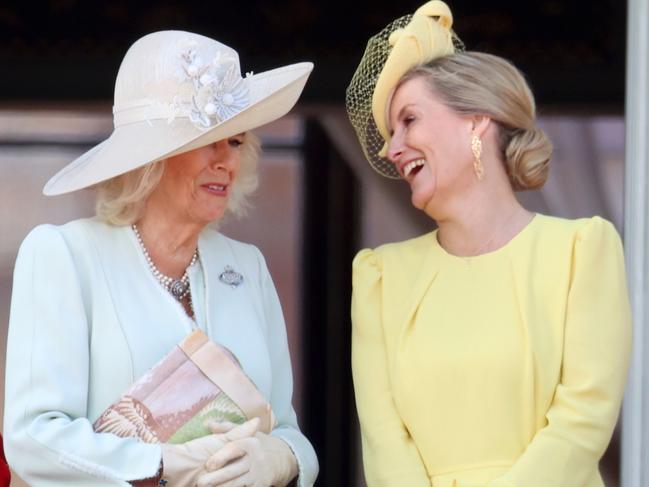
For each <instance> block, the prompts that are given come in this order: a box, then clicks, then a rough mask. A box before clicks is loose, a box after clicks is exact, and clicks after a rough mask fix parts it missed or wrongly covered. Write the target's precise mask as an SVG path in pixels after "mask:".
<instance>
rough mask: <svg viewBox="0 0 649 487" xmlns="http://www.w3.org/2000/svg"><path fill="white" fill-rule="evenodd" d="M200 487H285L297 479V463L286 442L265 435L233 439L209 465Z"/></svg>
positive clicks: (200, 481) (199, 479)
mask: <svg viewBox="0 0 649 487" xmlns="http://www.w3.org/2000/svg"><path fill="white" fill-rule="evenodd" d="M205 469H206V470H207V472H206V473H203V474H202V475H200V477H199V478H198V483H197V487H217V486H218V487H270V486H273V487H284V486H286V485H288V484H289V483H290V482H291V480H293V479H294V478H295V477H297V474H298V468H297V460H296V458H295V455H293V452H292V451H291V449H290V448H289V446H288V445H287V444H286V442H285V441H284V440H281V439H280V438H275V437H274V436H271V435H267V434H265V433H260V432H256V433H255V434H254V436H249V437H243V438H238V439H233V440H232V441H231V442H230V443H228V444H227V445H225V446H224V447H223V448H221V449H220V450H219V451H218V452H216V453H215V454H214V455H212V457H211V458H210V459H209V460H208V461H207V463H206V464H205Z"/></svg>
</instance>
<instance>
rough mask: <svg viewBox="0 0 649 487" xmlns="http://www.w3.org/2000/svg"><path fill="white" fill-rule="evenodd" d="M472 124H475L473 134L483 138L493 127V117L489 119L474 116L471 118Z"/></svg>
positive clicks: (483, 116)
mask: <svg viewBox="0 0 649 487" xmlns="http://www.w3.org/2000/svg"><path fill="white" fill-rule="evenodd" d="M471 122H472V124H473V130H472V132H473V134H474V135H477V136H478V137H480V138H482V137H483V136H484V134H485V133H486V132H487V129H488V128H489V126H490V125H491V117H488V116H487V115H473V116H472V117H471Z"/></svg>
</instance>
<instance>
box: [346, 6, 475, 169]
mask: <svg viewBox="0 0 649 487" xmlns="http://www.w3.org/2000/svg"><path fill="white" fill-rule="evenodd" d="M412 18H413V15H412V14H408V15H404V16H403V17H399V18H398V19H396V20H394V21H392V22H390V23H389V24H388V25H387V26H386V27H384V28H383V29H382V30H381V31H380V32H379V33H378V34H376V35H374V36H372V37H371V38H370V39H369V41H368V42H367V47H366V48H365V53H364V54H363V57H362V58H361V61H360V63H359V65H358V68H356V72H355V73H354V76H353V77H352V79H351V81H350V83H349V86H348V87H347V92H346V98H345V105H346V108H347V114H348V116H349V120H350V122H351V124H352V126H353V127H354V130H355V131H356V135H357V137H358V141H359V142H360V144H361V147H362V149H363V153H364V154H365V157H366V158H367V160H368V161H369V163H370V165H371V166H372V168H373V169H374V170H376V171H377V172H378V173H379V174H381V175H382V176H385V177H388V178H391V179H400V178H401V176H400V175H399V172H398V171H397V170H396V168H395V167H394V164H392V163H391V162H390V161H389V160H387V159H386V158H385V157H382V156H381V155H380V152H381V149H382V148H383V146H384V144H385V140H383V137H382V136H381V134H380V132H379V129H378V127H377V125H376V122H375V120H374V117H373V115H372V96H373V93H374V88H375V87H376V83H377V81H378V79H379V76H380V74H381V71H382V70H383V67H384V66H385V63H386V61H387V59H388V57H389V55H390V52H391V51H392V45H391V44H390V41H389V39H390V36H391V35H392V33H394V32H395V31H397V30H400V29H403V28H405V27H406V26H407V25H408V24H409V23H410V21H411V20H412ZM451 36H452V41H453V46H454V47H455V51H456V52H463V51H464V50H465V47H464V43H463V42H462V41H461V40H460V38H459V37H458V36H457V35H456V34H455V32H454V31H452V30H451Z"/></svg>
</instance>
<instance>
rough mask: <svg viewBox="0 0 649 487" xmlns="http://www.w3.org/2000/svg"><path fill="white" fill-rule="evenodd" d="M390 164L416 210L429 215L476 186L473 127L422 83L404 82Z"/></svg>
mask: <svg viewBox="0 0 649 487" xmlns="http://www.w3.org/2000/svg"><path fill="white" fill-rule="evenodd" d="M390 126H391V128H392V138H391V140H390V144H389V146H388V159H389V160H390V161H391V162H392V163H393V164H394V165H395V167H396V168H397V170H398V171H399V174H401V176H402V177H403V178H404V179H405V180H406V181H407V182H408V183H409V184H410V188H411V191H412V204H413V206H415V207H416V208H419V209H421V210H426V209H427V208H429V207H430V205H435V204H439V202H440V201H443V200H444V198H445V197H447V196H449V195H451V194H453V193H454V192H456V190H458V189H461V187H462V186H464V185H469V184H473V183H474V182H475V174H474V173H473V162H472V161H473V159H472V154H471V149H470V141H471V133H472V129H473V121H472V118H471V117H469V116H463V115H459V114H457V113H456V112H454V111H453V110H452V109H450V108H448V107H447V106H446V105H444V104H443V103H442V102H441V101H440V99H439V98H438V97H437V96H436V95H435V94H434V93H433V92H432V91H431V89H430V87H429V86H428V84H427V83H426V80H425V79H424V78H422V77H417V78H413V79H410V80H408V81H406V82H404V83H403V84H402V85H401V86H399V87H398V88H397V90H396V91H395V93H394V96H393V97H392V101H391V104H390Z"/></svg>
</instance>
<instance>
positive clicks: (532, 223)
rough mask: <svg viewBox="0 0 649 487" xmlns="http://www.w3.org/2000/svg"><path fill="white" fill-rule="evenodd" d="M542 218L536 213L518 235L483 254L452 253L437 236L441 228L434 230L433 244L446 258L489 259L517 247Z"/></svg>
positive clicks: (471, 260) (463, 260) (462, 259)
mask: <svg viewBox="0 0 649 487" xmlns="http://www.w3.org/2000/svg"><path fill="white" fill-rule="evenodd" d="M541 218H542V215H541V214H539V213H534V214H533V215H532V218H531V219H530V221H529V222H527V224H526V225H525V226H524V227H523V228H521V229H520V230H519V231H518V233H517V234H516V235H514V236H513V237H512V238H511V239H509V241H508V242H507V243H505V244H504V245H502V246H501V247H499V248H497V249H494V250H491V251H489V252H485V253H483V254H478V255H469V256H461V255H455V254H451V253H450V252H449V251H447V250H446V249H445V248H444V247H442V245H441V244H440V243H439V240H438V238H437V233H438V230H439V229H437V230H435V231H433V246H434V248H435V249H436V251H437V252H438V253H439V254H441V255H443V256H444V258H445V259H448V260H450V261H457V262H478V261H482V260H487V259H489V258H492V257H496V256H498V255H500V254H502V253H504V252H507V251H508V250H510V249H511V248H512V247H515V246H516V245H517V243H518V242H519V241H521V240H523V239H524V237H525V235H526V234H528V233H529V232H530V229H531V228H533V227H534V226H535V225H536V222H537V221H539V220H540V219H541Z"/></svg>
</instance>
